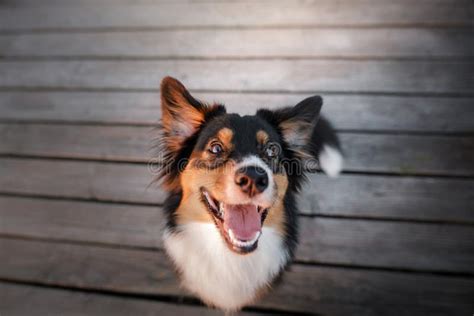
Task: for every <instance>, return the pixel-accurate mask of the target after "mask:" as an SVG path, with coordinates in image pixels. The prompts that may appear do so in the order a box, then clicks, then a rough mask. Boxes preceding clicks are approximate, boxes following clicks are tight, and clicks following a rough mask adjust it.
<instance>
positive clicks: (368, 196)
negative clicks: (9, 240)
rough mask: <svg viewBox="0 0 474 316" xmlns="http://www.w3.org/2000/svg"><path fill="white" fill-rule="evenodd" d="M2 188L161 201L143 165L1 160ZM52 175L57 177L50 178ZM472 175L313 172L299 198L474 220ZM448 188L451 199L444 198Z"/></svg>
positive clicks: (318, 208)
mask: <svg viewBox="0 0 474 316" xmlns="http://www.w3.org/2000/svg"><path fill="white" fill-rule="evenodd" d="M0 174H1V175H2V176H1V177H0V190H1V191H0V192H1V193H15V194H28V195H38V196H47V197H67V198H79V199H88V200H90V199H92V200H102V201H116V202H131V203H149V204H157V205H158V204H161V203H163V198H164V194H163V192H162V191H160V190H158V189H156V188H154V187H153V186H152V187H148V185H149V184H150V182H151V179H152V172H151V170H150V169H149V168H148V167H147V166H144V165H141V166H140V165H129V164H118V163H96V162H75V161H55V160H37V159H11V158H1V159H0ZM52 180H54V181H52ZM472 183H473V181H472V180H467V179H466V180H463V179H439V178H418V177H417V178H410V177H395V176H391V177H386V176H364V175H342V176H340V177H339V178H338V179H335V180H334V179H329V178H327V177H326V176H323V175H319V174H318V175H314V176H311V177H310V181H309V183H308V185H307V186H306V188H305V190H304V192H303V193H302V195H301V198H300V199H299V201H298V202H299V204H300V205H301V210H302V212H303V213H304V214H327V215H348V216H363V217H375V218H384V217H389V218H409V219H410V218H411V219H420V220H422V219H428V220H450V221H469V222H473V221H474V214H473V212H472V211H471V210H472V209H473V207H474V193H473V191H472ZM446 192H449V196H450V198H449V199H446Z"/></svg>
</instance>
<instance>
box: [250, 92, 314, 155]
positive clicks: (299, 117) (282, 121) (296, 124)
mask: <svg viewBox="0 0 474 316" xmlns="http://www.w3.org/2000/svg"><path fill="white" fill-rule="evenodd" d="M322 105H323V99H322V98H321V97H320V96H312V97H309V98H306V99H304V100H303V101H301V102H300V103H298V104H297V105H295V106H294V107H287V108H282V109H277V110H274V111H272V110H267V109H263V110H259V111H257V116H259V117H261V118H263V119H265V120H266V121H268V122H270V123H271V124H273V125H274V126H276V127H277V128H278V129H279V131H280V133H281V135H282V137H283V139H284V140H285V142H286V143H287V144H288V145H289V147H290V148H291V149H292V150H293V151H295V152H297V153H300V154H304V152H306V151H307V147H308V146H309V145H310V142H311V136H312V133H313V130H314V128H315V126H316V123H317V122H318V119H319V114H320V111H321V107H322Z"/></svg>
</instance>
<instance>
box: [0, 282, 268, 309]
mask: <svg viewBox="0 0 474 316" xmlns="http://www.w3.org/2000/svg"><path fill="white" fill-rule="evenodd" d="M0 293H2V300H1V301H0V314H1V315H8V316H24V315H31V312H32V311H34V313H35V314H36V315H90V316H94V315H96V316H103V315H117V316H126V315H127V316H128V315H163V316H175V315H191V316H195V315H215V316H217V315H222V313H221V312H219V311H217V310H212V309H207V308H205V307H199V306H187V305H174V304H172V303H165V302H160V301H157V300H156V299H154V300H148V299H138V298H131V297H130V298H124V297H116V296H110V295H103V294H93V293H87V292H83V291H68V290H64V289H62V290H59V289H53V288H45V287H37V286H30V285H19V284H12V283H0ZM25 297H27V298H28V304H25ZM236 315H260V314H259V313H250V312H241V313H237V314H236Z"/></svg>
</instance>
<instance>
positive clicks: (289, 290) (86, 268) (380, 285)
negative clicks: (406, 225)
mask: <svg viewBox="0 0 474 316" xmlns="http://www.w3.org/2000/svg"><path fill="white" fill-rule="evenodd" d="M0 253H1V254H7V253H8V256H4V258H5V260H4V261H3V262H2V265H0V277H1V278H7V279H10V280H11V279H15V280H20V281H28V282H41V283H42V284H49V285H61V286H67V287H74V288H81V289H97V290H108V291H114V292H120V293H135V294H149V295H175V296H181V295H187V294H186V293H184V292H183V291H182V290H180V289H179V287H178V284H177V283H176V279H175V276H174V274H173V273H172V271H171V269H170V265H169V262H168V260H167V259H166V258H165V256H164V255H163V254H162V253H161V252H157V251H144V250H131V249H117V248H104V247H93V246H80V245H71V244H58V243H44V242H37V241H21V240H14V239H0ZM64 262H68V264H67V265H65V264H62V263H64ZM472 295H474V281H472V280H470V279H464V278H457V277H446V276H444V277H439V276H438V277H437V276H433V275H422V274H408V273H399V272H380V271H371V270H353V269H341V268H332V267H310V266H302V265H293V266H292V268H291V270H290V271H289V272H287V273H286V274H285V277H284V279H283V282H281V284H280V285H279V286H278V287H277V288H276V289H275V290H274V291H273V292H271V294H270V295H267V296H266V297H265V298H264V300H263V301H261V302H259V303H258V304H257V305H256V306H260V307H265V308H274V309H280V310H287V311H288V310H289V309H290V310H292V311H302V312H309V313H315V312H316V313H321V314H329V315H348V314H349V315H380V314H384V315H400V314H430V315H431V314H433V315H446V314H463V313H469V312H470V311H471V310H472V308H473V303H472V299H471V298H472ZM368 302H370V304H369V303H368Z"/></svg>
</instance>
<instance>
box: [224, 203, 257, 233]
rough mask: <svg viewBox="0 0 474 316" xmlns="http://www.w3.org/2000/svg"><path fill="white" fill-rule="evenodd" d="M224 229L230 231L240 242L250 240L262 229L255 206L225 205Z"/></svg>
mask: <svg viewBox="0 0 474 316" xmlns="http://www.w3.org/2000/svg"><path fill="white" fill-rule="evenodd" d="M224 228H226V229H232V232H233V233H234V236H235V237H237V238H238V239H240V240H243V241H245V240H251V239H252V238H254V237H255V234H256V233H257V232H258V231H260V229H261V228H262V218H261V216H260V214H259V213H258V211H257V206H255V205H252V204H246V205H228V204H227V205H226V206H225V212H224Z"/></svg>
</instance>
